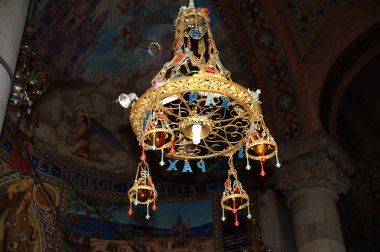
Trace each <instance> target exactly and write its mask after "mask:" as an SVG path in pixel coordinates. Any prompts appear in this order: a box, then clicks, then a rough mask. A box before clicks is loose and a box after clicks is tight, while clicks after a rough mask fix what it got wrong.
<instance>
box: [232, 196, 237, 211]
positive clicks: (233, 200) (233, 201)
mask: <svg viewBox="0 0 380 252" xmlns="http://www.w3.org/2000/svg"><path fill="white" fill-rule="evenodd" d="M232 212H233V213H234V214H236V213H237V210H236V201H235V198H233V199H232Z"/></svg>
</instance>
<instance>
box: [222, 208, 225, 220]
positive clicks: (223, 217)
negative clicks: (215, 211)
mask: <svg viewBox="0 0 380 252" xmlns="http://www.w3.org/2000/svg"><path fill="white" fill-rule="evenodd" d="M225 220H226V216H224V208H222V221H225Z"/></svg>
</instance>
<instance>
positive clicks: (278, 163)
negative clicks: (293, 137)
mask: <svg viewBox="0 0 380 252" xmlns="http://www.w3.org/2000/svg"><path fill="white" fill-rule="evenodd" d="M276 167H277V168H280V167H281V163H280V161H279V160H278V155H277V153H276Z"/></svg>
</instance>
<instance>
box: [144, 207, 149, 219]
mask: <svg viewBox="0 0 380 252" xmlns="http://www.w3.org/2000/svg"><path fill="white" fill-rule="evenodd" d="M145 219H147V220H149V219H150V215H149V204H146V216H145Z"/></svg>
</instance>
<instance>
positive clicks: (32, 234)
mask: <svg viewBox="0 0 380 252" xmlns="http://www.w3.org/2000/svg"><path fill="white" fill-rule="evenodd" d="M31 183H32V181H29V180H22V181H19V182H16V183H15V184H13V185H11V186H10V187H9V190H8V194H9V209H8V214H7V216H6V217H5V220H4V229H3V231H4V237H3V251H28V252H32V251H34V247H35V244H36V241H37V238H38V228H37V226H36V224H34V223H33V222H32V221H31V218H30V215H29V208H30V206H31V204H32V199H33V197H32V193H31Z"/></svg>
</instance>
